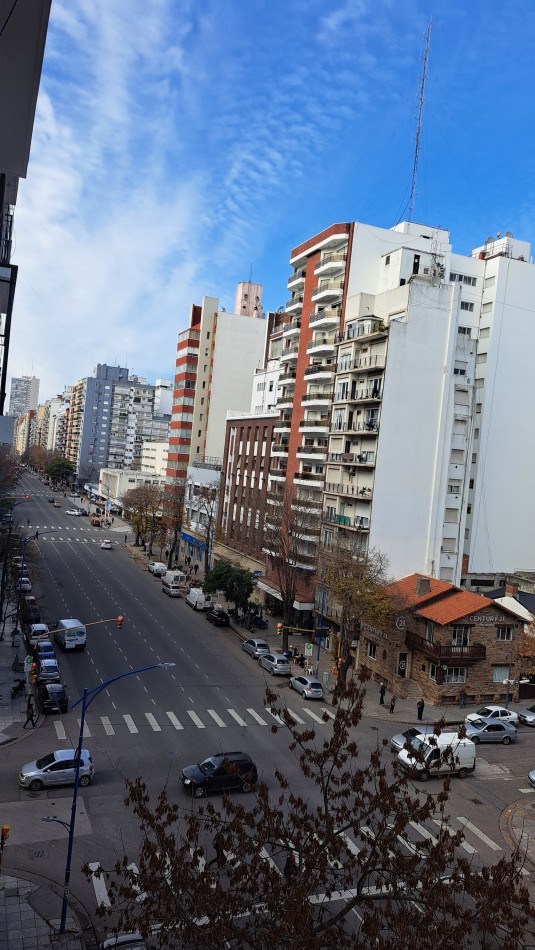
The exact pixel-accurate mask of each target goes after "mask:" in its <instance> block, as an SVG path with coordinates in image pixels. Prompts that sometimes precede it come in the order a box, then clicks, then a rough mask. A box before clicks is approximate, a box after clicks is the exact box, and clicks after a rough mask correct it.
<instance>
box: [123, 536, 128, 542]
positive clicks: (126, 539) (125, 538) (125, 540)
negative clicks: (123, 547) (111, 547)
mask: <svg viewBox="0 0 535 950" xmlns="http://www.w3.org/2000/svg"><path fill="white" fill-rule="evenodd" d="M127 541H128V535H127V534H125V536H124V543H125V544H126V542H127Z"/></svg>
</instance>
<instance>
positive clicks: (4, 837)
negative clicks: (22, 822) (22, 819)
mask: <svg viewBox="0 0 535 950" xmlns="http://www.w3.org/2000/svg"><path fill="white" fill-rule="evenodd" d="M8 838H9V825H2V836H1V838H0V848H1V849H2V851H3V850H4V845H5V843H6V841H7V839H8Z"/></svg>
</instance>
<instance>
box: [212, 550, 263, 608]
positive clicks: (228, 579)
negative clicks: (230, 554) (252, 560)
mask: <svg viewBox="0 0 535 950" xmlns="http://www.w3.org/2000/svg"><path fill="white" fill-rule="evenodd" d="M255 587H256V580H255V578H254V576H253V574H251V571H248V570H246V568H243V567H238V566H237V565H236V564H233V563H232V561H228V560H227V559H226V558H221V559H220V560H219V561H216V562H215V564H214V567H213V568H212V570H211V571H209V572H208V574H207V575H206V577H205V580H204V584H203V590H204V591H205V592H206V593H207V594H213V593H215V591H216V590H222V591H223V593H224V595H225V599H226V600H228V601H230V603H232V604H235V605H236V607H240V609H241V610H244V609H245V608H246V607H247V604H248V603H249V598H250V596H251V594H252V593H253V591H254V589H255Z"/></svg>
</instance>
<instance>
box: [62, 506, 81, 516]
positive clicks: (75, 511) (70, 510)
mask: <svg viewBox="0 0 535 950" xmlns="http://www.w3.org/2000/svg"><path fill="white" fill-rule="evenodd" d="M65 514H66V515H74V517H75V518H79V517H80V512H79V511H78V508H67V511H66V512H65Z"/></svg>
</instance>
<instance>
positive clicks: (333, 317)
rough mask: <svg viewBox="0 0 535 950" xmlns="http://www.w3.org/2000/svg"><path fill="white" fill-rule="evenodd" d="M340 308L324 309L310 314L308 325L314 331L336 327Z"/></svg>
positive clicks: (338, 321)
mask: <svg viewBox="0 0 535 950" xmlns="http://www.w3.org/2000/svg"><path fill="white" fill-rule="evenodd" d="M340 313H341V308H340V307H325V308H324V309H323V310H318V311H317V312H314V313H311V314H310V319H309V323H310V326H313V327H314V329H315V330H316V329H320V328H323V329H327V328H328V327H337V326H338V324H339V323H340Z"/></svg>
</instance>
